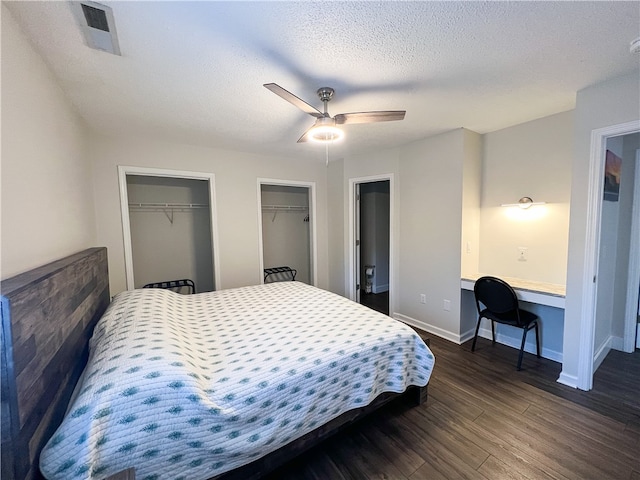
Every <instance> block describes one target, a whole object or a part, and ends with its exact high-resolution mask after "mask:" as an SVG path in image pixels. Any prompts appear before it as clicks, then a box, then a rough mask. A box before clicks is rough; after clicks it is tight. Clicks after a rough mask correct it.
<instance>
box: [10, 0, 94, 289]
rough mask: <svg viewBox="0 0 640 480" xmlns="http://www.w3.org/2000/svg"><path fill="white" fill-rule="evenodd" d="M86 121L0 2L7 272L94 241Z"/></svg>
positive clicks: (49, 259) (73, 250)
mask: <svg viewBox="0 0 640 480" xmlns="http://www.w3.org/2000/svg"><path fill="white" fill-rule="evenodd" d="M85 134H86V130H85V126H84V124H83V122H82V121H81V119H80V118H79V116H78V115H77V114H76V113H75V111H74V110H73V108H72V107H71V106H70V103H69V101H68V100H67V98H66V97H65V96H64V94H63V93H62V90H61V89H60V87H59V86H58V84H57V82H56V79H55V78H54V76H53V75H52V74H51V72H50V71H49V69H48V68H47V66H46V65H45V63H44V62H43V60H42V58H41V57H40V56H39V55H38V54H37V53H35V51H34V50H33V48H32V47H31V45H30V43H29V41H28V40H27V38H26V37H25V36H24V34H23V33H22V31H21V30H20V28H19V27H18V25H17V23H16V22H15V19H14V18H13V16H12V14H11V12H9V10H8V9H7V8H6V6H5V5H4V3H3V4H2V180H1V181H2V207H1V214H2V266H1V274H2V278H8V277H11V276H13V275H15V274H18V273H21V272H24V271H26V270H29V269H31V268H34V267H37V266H40V265H43V264H45V263H48V262H51V261H53V260H56V259H58V258H61V257H64V256H66V255H70V254H73V253H76V252H77V251H79V250H82V249H85V248H88V247H92V246H96V223H95V213H94V201H93V193H92V188H91V178H92V177H91V167H90V162H88V161H87V158H86V145H85V141H84V136H85Z"/></svg>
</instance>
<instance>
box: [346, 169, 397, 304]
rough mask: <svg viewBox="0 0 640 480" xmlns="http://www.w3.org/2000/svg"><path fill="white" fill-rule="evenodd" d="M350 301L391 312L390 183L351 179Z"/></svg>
mask: <svg viewBox="0 0 640 480" xmlns="http://www.w3.org/2000/svg"><path fill="white" fill-rule="evenodd" d="M349 210H350V215H349V217H350V223H351V228H350V245H351V246H352V247H351V249H350V255H349V256H350V265H351V267H350V271H351V275H350V281H349V283H350V289H349V290H350V292H349V293H350V297H351V299H352V300H354V301H356V302H358V303H360V304H362V305H365V306H368V307H370V308H372V309H374V310H377V311H379V312H381V313H384V314H385V315H389V314H390V313H391V312H392V311H393V308H392V306H393V295H392V294H393V289H392V284H393V282H392V276H393V269H392V252H393V246H392V245H393V235H392V232H393V228H392V225H393V218H392V217H393V181H392V176H391V175H382V176H376V177H365V178H355V179H350V209H349Z"/></svg>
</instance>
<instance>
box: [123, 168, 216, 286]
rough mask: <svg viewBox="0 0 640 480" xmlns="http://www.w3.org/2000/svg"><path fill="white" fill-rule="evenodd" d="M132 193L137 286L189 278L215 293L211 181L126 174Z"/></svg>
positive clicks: (129, 189)
mask: <svg viewBox="0 0 640 480" xmlns="http://www.w3.org/2000/svg"><path fill="white" fill-rule="evenodd" d="M127 195H128V197H129V198H128V200H129V221H130V225H131V247H132V253H133V255H132V256H133V272H134V279H135V287H136V288H141V287H142V286H143V285H145V284H147V283H152V282H161V281H167V280H178V279H182V278H189V279H192V280H193V281H194V282H195V284H196V291H197V292H206V291H212V290H214V289H215V285H214V281H213V279H214V276H213V258H212V252H213V250H212V241H211V214H210V205H209V183H208V182H207V181H205V180H193V179H181V178H169V177H155V176H143V175H127ZM164 204H169V205H170V206H168V207H163V206H161V205H164Z"/></svg>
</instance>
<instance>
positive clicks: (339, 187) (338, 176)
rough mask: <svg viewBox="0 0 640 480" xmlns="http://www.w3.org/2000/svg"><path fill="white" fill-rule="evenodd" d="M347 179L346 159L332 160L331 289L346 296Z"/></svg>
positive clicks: (329, 171) (329, 168)
mask: <svg viewBox="0 0 640 480" xmlns="http://www.w3.org/2000/svg"><path fill="white" fill-rule="evenodd" d="M346 184H347V181H346V177H345V175H344V159H337V160H332V161H331V162H329V164H328V165H327V211H328V212H329V215H330V216H331V221H330V222H328V224H327V242H328V250H329V252H328V261H329V290H330V291H332V292H334V293H337V294H338V295H345V296H346V278H347V277H346V276H347V271H346V268H345V265H346V262H345V253H346V252H345V245H346V240H345V233H346V230H345V224H346V220H345V216H346V218H348V217H349V215H348V213H347V212H346V209H347V208H348V207H346V206H345V204H344V201H345V198H346V197H345V194H344V192H345V191H346V189H347V186H346Z"/></svg>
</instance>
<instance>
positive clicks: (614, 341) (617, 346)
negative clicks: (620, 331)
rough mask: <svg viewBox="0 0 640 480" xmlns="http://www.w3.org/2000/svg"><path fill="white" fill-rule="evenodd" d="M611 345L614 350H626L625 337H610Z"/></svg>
mask: <svg viewBox="0 0 640 480" xmlns="http://www.w3.org/2000/svg"><path fill="white" fill-rule="evenodd" d="M609 345H610V346H611V349H612V350H619V351H621V352H624V338H622V337H613V336H612V337H609Z"/></svg>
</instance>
